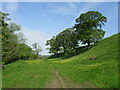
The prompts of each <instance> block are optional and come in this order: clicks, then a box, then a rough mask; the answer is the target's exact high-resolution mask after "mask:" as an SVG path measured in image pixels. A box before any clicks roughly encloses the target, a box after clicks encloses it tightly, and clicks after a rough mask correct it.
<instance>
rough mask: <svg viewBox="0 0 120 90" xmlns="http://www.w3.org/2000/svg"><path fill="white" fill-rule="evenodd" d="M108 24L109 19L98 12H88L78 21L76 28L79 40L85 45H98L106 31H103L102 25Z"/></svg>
mask: <svg viewBox="0 0 120 90" xmlns="http://www.w3.org/2000/svg"><path fill="white" fill-rule="evenodd" d="M105 22H107V18H106V17H105V16H103V15H102V14H101V13H100V12H98V11H88V12H87V13H83V14H81V15H80V16H79V17H78V18H77V19H76V23H77V24H75V26H74V28H76V32H77V34H78V38H79V40H80V41H81V42H82V43H83V44H88V46H89V45H90V44H91V43H96V42H98V41H99V40H101V39H102V38H103V37H104V35H105V31H103V30H102V25H105V24H104V23H105Z"/></svg>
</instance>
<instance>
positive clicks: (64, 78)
mask: <svg viewBox="0 0 120 90" xmlns="http://www.w3.org/2000/svg"><path fill="white" fill-rule="evenodd" d="M72 60H73V59H68V60H65V61H60V60H56V61H55V60H54V61H52V62H51V61H50V60H29V61H24V60H20V61H17V62H15V63H12V64H9V65H8V66H7V67H6V69H4V70H3V73H2V76H3V77H2V79H3V81H2V87H3V88H101V87H106V88H107V87H110V86H112V85H113V86H112V87H115V86H117V84H116V83H117V81H116V80H117V77H116V73H117V72H116V71H115V70H116V66H115V65H116V64H115V62H113V61H111V62H110V61H109V62H106V61H105V62H99V64H98V63H95V62H91V64H90V62H87V61H86V64H85V65H84V64H82V61H81V64H80V63H79V62H74V60H73V61H72ZM75 60H77V58H76V59H75ZM79 61H80V60H79ZM71 62H72V63H71ZM96 62H98V61H96ZM77 63H78V64H77ZM109 63H110V64H111V65H110V64H109ZM87 64H88V65H87ZM112 64H113V65H112ZM108 67H109V68H110V67H111V69H109V68H108ZM107 68H108V69H107ZM113 68H115V70H114V69H113ZM112 69H113V70H114V72H113V70H112ZM107 70H108V71H107ZM111 70H112V72H113V73H111V72H110V71H111ZM101 71H102V72H101ZM106 71H107V73H106ZM115 72H116V73H115ZM108 73H110V74H108ZM111 75H112V77H111ZM112 78H113V79H112ZM113 80H114V82H115V83H113V82H111V81H113Z"/></svg>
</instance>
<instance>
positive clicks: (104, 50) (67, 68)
mask: <svg viewBox="0 0 120 90" xmlns="http://www.w3.org/2000/svg"><path fill="white" fill-rule="evenodd" d="M119 36H120V34H119ZM92 56H96V57H97V59H96V60H92V61H90V60H89V59H90V58H91V57H92ZM51 60H52V59H51ZM51 64H52V65H53V66H54V68H56V70H58V71H59V72H60V75H61V76H62V77H63V78H64V80H65V81H66V82H71V83H76V84H82V85H83V87H86V85H85V86H84V84H85V82H86V81H87V82H88V81H89V82H91V83H94V84H95V86H96V87H101V88H110V87H112V88H115V87H118V67H117V65H118V34H117V35H113V36H111V37H109V38H106V39H104V40H102V41H101V42H100V43H99V44H98V45H97V46H95V47H93V48H92V49H90V50H89V51H87V52H84V53H82V54H80V55H77V56H74V57H72V58H68V59H65V60H64V61H60V60H59V59H58V60H57V59H56V61H55V59H54V61H51Z"/></svg>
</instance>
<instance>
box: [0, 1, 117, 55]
mask: <svg viewBox="0 0 120 90" xmlns="http://www.w3.org/2000/svg"><path fill="white" fill-rule="evenodd" d="M2 11H3V12H6V13H9V14H10V16H9V17H10V18H11V19H12V22H15V23H17V24H19V25H20V26H21V32H22V33H24V35H25V37H26V38H27V39H28V40H27V44H28V45H29V46H31V44H32V43H34V42H37V43H39V44H40V46H41V47H42V48H43V49H45V48H46V46H45V43H46V40H48V39H50V38H51V37H52V36H55V35H57V34H58V33H59V32H61V31H62V30H64V29H66V28H70V27H73V26H74V24H75V19H76V18H77V17H78V16H79V15H80V14H81V13H85V12H87V11H99V12H100V13H102V14H103V16H106V17H107V18H108V22H107V23H106V24H105V26H103V30H104V31H106V35H105V37H109V36H111V35H113V34H115V33H117V32H118V3H117V2H4V3H2ZM47 52H48V51H46V50H44V51H43V52H42V54H48V53H47Z"/></svg>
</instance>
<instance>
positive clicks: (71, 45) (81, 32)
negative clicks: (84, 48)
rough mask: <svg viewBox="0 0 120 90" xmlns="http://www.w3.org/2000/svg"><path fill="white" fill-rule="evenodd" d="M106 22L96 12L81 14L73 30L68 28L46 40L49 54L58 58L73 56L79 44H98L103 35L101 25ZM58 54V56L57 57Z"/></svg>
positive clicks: (105, 19) (104, 18)
mask: <svg viewBox="0 0 120 90" xmlns="http://www.w3.org/2000/svg"><path fill="white" fill-rule="evenodd" d="M104 22H107V18H106V17H104V16H102V14H101V13H99V12H98V11H89V12H86V13H83V14H81V15H80V16H79V17H78V18H77V19H76V23H77V24H75V26H74V27H73V28H68V29H65V30H63V31H62V32H60V33H59V34H58V35H56V36H54V37H53V38H52V39H50V40H48V41H47V43H46V45H49V46H50V47H49V48H48V49H49V53H52V55H54V56H55V55H56V56H59V55H60V53H64V56H69V55H70V54H75V52H76V48H77V47H78V46H79V43H81V44H88V46H90V44H91V43H92V44H93V43H98V42H99V41H100V40H101V39H102V38H103V37H104V35H105V31H103V30H102V25H104ZM58 54H59V55H58Z"/></svg>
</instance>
